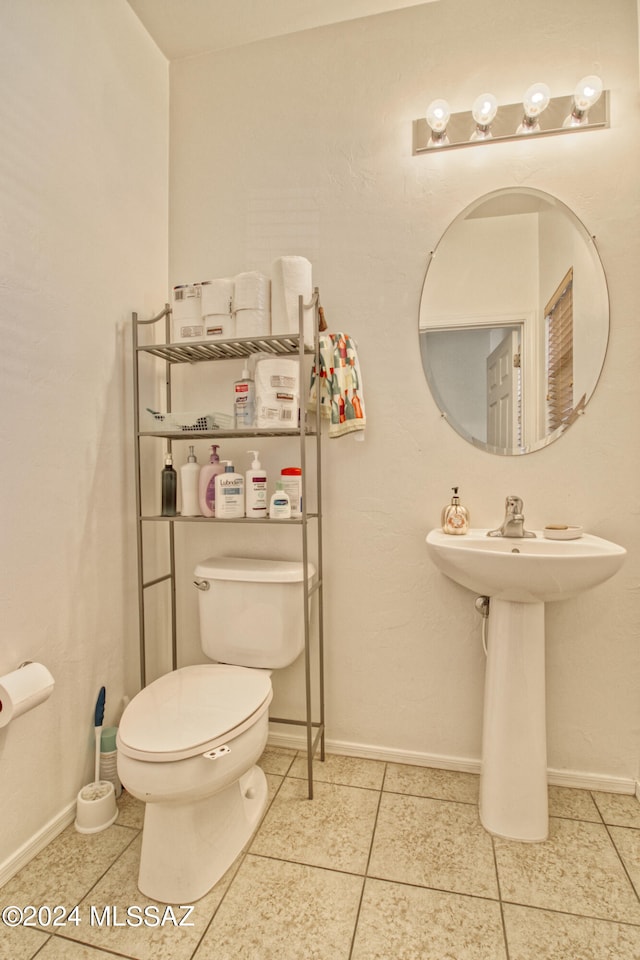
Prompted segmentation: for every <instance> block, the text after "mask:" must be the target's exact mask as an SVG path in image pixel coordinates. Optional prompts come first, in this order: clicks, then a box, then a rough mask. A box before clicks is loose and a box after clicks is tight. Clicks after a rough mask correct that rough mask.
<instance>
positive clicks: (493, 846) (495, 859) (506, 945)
mask: <svg viewBox="0 0 640 960" xmlns="http://www.w3.org/2000/svg"><path fill="white" fill-rule="evenodd" d="M489 837H490V839H491V850H492V851H493V866H494V868H495V871H496V885H497V887H498V903H499V904H500V922H501V923H502V937H503V939H504V952H505V956H506V960H509V956H510V955H509V938H508V937H507V925H506V922H505V919H504V901H503V899H502V887H501V885H500V870H499V868H498V855H497V853H496V841H495V837H494V836H493V835H492V834H489Z"/></svg>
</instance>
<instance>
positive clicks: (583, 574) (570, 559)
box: [427, 530, 627, 603]
mask: <svg viewBox="0 0 640 960" xmlns="http://www.w3.org/2000/svg"><path fill="white" fill-rule="evenodd" d="M535 533H536V536H535V539H533V538H532V539H529V538H523V539H520V538H519V537H518V538H516V537H513V538H511V537H488V536H487V531H486V530H469V532H468V533H467V534H465V535H464V536H460V537H452V536H450V535H449V534H446V533H443V532H442V531H441V530H431V531H430V533H429V534H428V535H427V548H428V551H429V555H430V556H431V559H432V560H433V562H434V563H435V565H436V566H437V567H438V568H439V569H440V570H441V571H442V572H443V573H444V574H446V575H447V576H448V577H450V578H451V579H452V580H455V581H456V583H460V584H462V586H463V587H467V588H468V589H469V590H474V591H475V592H476V593H478V594H483V595H485V596H488V597H494V598H496V599H498V600H511V601H515V602H517V603H539V602H542V603H547V602H549V601H550V600H565V599H567V597H574V596H576V594H578V593H581V592H582V591H583V590H588V589H590V588H591V587H595V586H597V585H598V584H599V583H602V582H603V581H605V580H608V579H609V577H612V576H613V575H614V574H615V573H616V572H617V571H618V570H619V569H620V567H621V566H622V564H623V562H624V558H625V556H626V553H627V551H626V550H625V549H624V547H620V546H618V544H616V543H610V542H609V541H608V540H603V539H601V538H600V537H594V536H592V535H591V534H584V535H583V536H582V537H580V538H579V539H577V540H547V539H545V537H544V536H543V535H542V533H541V532H540V531H535Z"/></svg>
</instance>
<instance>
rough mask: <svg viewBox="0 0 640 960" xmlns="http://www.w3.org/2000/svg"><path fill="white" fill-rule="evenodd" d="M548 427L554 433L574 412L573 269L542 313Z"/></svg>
mask: <svg viewBox="0 0 640 960" xmlns="http://www.w3.org/2000/svg"><path fill="white" fill-rule="evenodd" d="M544 316H545V330H546V361H547V427H548V430H549V431H552V430H556V429H557V428H558V427H560V426H561V425H562V424H564V423H567V421H568V420H569V418H570V417H571V414H572V412H573V267H572V268H571V269H570V270H569V272H568V273H567V274H566V276H565V277H564V279H563V280H562V283H561V284H560V286H559V287H558V289H557V290H556V292H555V293H554V294H553V296H552V297H551V299H550V300H549V302H548V304H547V305H546V307H545V310H544Z"/></svg>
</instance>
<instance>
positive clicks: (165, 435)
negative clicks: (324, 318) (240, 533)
mask: <svg viewBox="0 0 640 960" xmlns="http://www.w3.org/2000/svg"><path fill="white" fill-rule="evenodd" d="M309 310H313V316H314V331H315V333H314V346H313V347H307V346H305V342H304V316H305V313H306V312H307V311H309ZM319 310H320V306H319V293H318V290H317V289H316V290H315V291H314V294H313V297H312V299H311V301H310V302H309V303H304V301H303V298H302V297H300V298H299V304H298V317H299V332H298V333H297V334H286V335H278V336H266V337H242V338H237V339H229V340H206V341H203V340H200V341H194V342H193V343H184V342H181V343H171V307H170V305H169V304H166V305H165V308H164V310H162V311H161V312H160V313H159V314H157V316H155V317H151V318H150V319H148V320H144V319H140V318H139V317H138V314H137V313H133V314H132V329H133V404H134V430H135V444H134V450H135V477H136V517H137V547H138V550H137V553H138V557H137V560H138V616H139V630H140V682H141V685H142V686H145V684H146V669H147V668H146V662H147V628H146V615H145V594H146V592H147V591H148V590H150V589H151V588H153V587H155V586H157V585H159V584H161V583H168V584H169V595H170V609H171V647H172V666H173V669H174V670H175V669H176V668H177V665H178V636H177V632H178V631H177V615H176V560H175V525H176V524H184V523H206V524H219V523H240V524H249V525H252V526H253V525H259V524H268V525H269V526H270V527H273V528H275V527H277V526H279V525H285V526H298V527H299V528H300V533H301V544H300V550H301V559H302V570H303V591H302V593H303V599H302V602H303V604H304V634H305V636H304V660H305V705H306V709H305V716H304V717H303V718H298V719H291V718H288V717H274V716H270V718H269V719H270V721H271V722H272V723H279V724H293V725H296V726H303V727H305V729H306V748H307V774H308V795H309V799H311V798H312V797H313V759H314V756H315V755H316V753H317V752H318V749H319V751H320V759H322V760H324V738H325V714H324V635H323V634H324V630H323V603H322V594H323V571H322V459H321V429H320V390H317V391H316V405H315V410H314V411H311V412H310V413H309V412H306V411H305V403H304V398H303V397H302V395H301V402H300V422H299V425H298V428H297V429H291V428H290V429H272V428H267V429H259V428H255V429H243V430H233V429H231V430H211V431H192V430H189V431H188V432H182V431H180V432H175V431H166V432H163V431H161V430H153V431H147V430H141V429H140V425H141V424H140V411H141V409H142V405H141V399H140V389H141V376H140V359H141V357H142V356H151V357H153V358H155V360H157V362H158V363H159V364H162V365H163V368H164V369H163V372H164V383H165V400H166V412H167V413H169V412H171V410H172V407H171V389H172V382H171V381H172V370H173V368H174V366H175V365H176V364H196V363H198V364H199V363H209V362H211V361H223V360H237V359H242V358H246V357H249V356H251V354H254V353H262V354H265V353H266V354H273V355H274V356H283V357H296V356H297V357H298V358H299V361H300V371H301V384H302V372H303V370H304V365H303V362H304V358H305V356H307V355H309V354H312V355H313V356H314V359H315V361H316V366H317V369H319V341H318V324H319ZM162 321H164V323H162ZM156 325H158V326H156ZM141 327H149V328H153V329H154V330H155V331H156V337H155V339H157V338H159V337H162V336H164V342H160V343H151V344H146V343H145V344H141V343H140V329H141ZM145 406H146V405H145ZM144 437H155V438H156V439H161V440H164V441H165V443H166V446H167V449H168V451H169V452H170V451H171V444H172V442H173V441H178V440H180V441H185V440H190V441H192V440H198V439H210V440H213V441H215V440H219V439H224V438H232V437H241V438H243V439H247V438H250V437H256V438H269V437H289V438H291V437H293V438H294V440H295V439H297V440H298V442H299V456H300V466H301V467H302V516H301V517H300V518H292V519H289V520H276V519H270V518H266V519H255V518H247V517H244V518H241V519H240V518H239V519H236V520H228V519H219V518H215V517H212V518H208V517H182V516H180V515H177V516H175V517H165V516H158V515H148V514H144V513H143V511H142V468H141V461H142V457H141V440H142V438H144ZM309 443H313V444H314V446H315V478H314V482H313V484H312V483H310V481H309V477H308V476H307V474H308V471H307V469H306V466H307V462H308V459H309V458H308V457H307V452H308V451H307V444H309ZM313 485H315V491H314V492H315V497H314V503H315V510H313V511H310V510H308V509H307V506H308V504H310V503H311V501H310V498H309V494H310V493H311V492H312V490H313ZM148 523H163V524H168V534H169V535H168V557H167V562H168V567H169V569H168V572H167V573H164V574H162V575H161V576H158V577H154V578H152V579H149V580H146V579H145V571H144V559H145V558H144V536H143V531H144V527H145V524H148ZM311 524H315V526H316V531H315V537H314V538H313V542H314V545H315V550H314V557H313V562H314V563H315V566H316V577H315V578H313V579H312V578H310V577H309V572H308V562H309V560H310V554H311V543H310V540H311V537H310V530H309V527H310V525H311ZM314 594H315V595H317V618H316V621H317V624H316V629H317V670H316V671H315V675H314V672H313V670H312V623H311V614H310V610H311V604H310V599H311V597H312V596H313V595H314ZM313 681H315V683H316V685H317V691H316V698H317V699H316V702H315V704H314V699H313V690H312V686H313ZM314 710H315V716H314Z"/></svg>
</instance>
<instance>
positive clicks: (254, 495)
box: [245, 450, 267, 518]
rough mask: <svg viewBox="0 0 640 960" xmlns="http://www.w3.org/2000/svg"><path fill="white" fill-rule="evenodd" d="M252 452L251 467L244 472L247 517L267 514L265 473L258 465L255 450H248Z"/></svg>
mask: <svg viewBox="0 0 640 960" xmlns="http://www.w3.org/2000/svg"><path fill="white" fill-rule="evenodd" d="M247 453H251V454H253V461H252V463H251V469H250V470H247V472H246V474H245V480H246V483H245V500H246V513H247V516H248V517H254V518H255V517H266V515H267V474H266V472H265V471H264V470H263V469H262V467H261V466H260V461H259V460H258V451H257V450H248V451H247Z"/></svg>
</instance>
